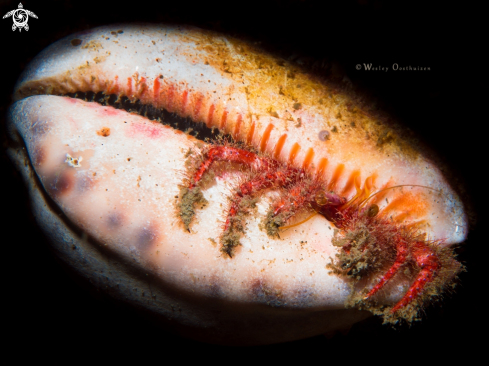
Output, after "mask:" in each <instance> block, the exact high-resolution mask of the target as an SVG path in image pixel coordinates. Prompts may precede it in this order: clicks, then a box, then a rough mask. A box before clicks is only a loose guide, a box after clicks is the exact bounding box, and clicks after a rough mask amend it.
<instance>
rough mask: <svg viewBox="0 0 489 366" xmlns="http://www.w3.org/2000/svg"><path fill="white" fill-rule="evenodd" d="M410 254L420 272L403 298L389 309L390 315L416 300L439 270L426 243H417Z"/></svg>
mask: <svg viewBox="0 0 489 366" xmlns="http://www.w3.org/2000/svg"><path fill="white" fill-rule="evenodd" d="M411 253H412V254H413V257H414V258H415V260H416V263H417V264H418V266H419V267H421V271H420V272H419V273H418V275H417V276H416V280H415V281H414V282H413V284H412V285H411V287H409V290H408V291H407V292H406V294H405V295H404V296H403V298H402V299H401V300H400V301H399V302H398V303H397V304H396V305H395V306H394V307H393V308H392V309H391V313H395V312H396V311H398V310H399V309H401V308H403V307H405V306H406V305H407V304H409V303H410V302H411V301H412V300H413V299H415V298H417V297H418V296H419V295H420V294H421V292H422V291H423V289H424V287H425V286H426V284H427V283H430V282H431V281H432V280H433V277H434V276H435V273H436V271H437V270H438V269H439V268H440V261H439V260H438V258H437V256H436V255H435V253H433V250H431V249H430V248H429V247H428V246H427V245H426V243H423V242H417V243H416V244H414V247H413V248H412V250H411Z"/></svg>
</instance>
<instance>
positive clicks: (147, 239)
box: [137, 227, 156, 249]
mask: <svg viewBox="0 0 489 366" xmlns="http://www.w3.org/2000/svg"><path fill="white" fill-rule="evenodd" d="M155 239H156V233H155V232H154V231H153V230H151V228H146V227H144V228H143V229H142V230H141V231H140V232H139V233H138V235H137V246H138V248H140V249H145V248H147V247H148V246H149V245H150V244H151V243H152V242H153V241H154V240H155Z"/></svg>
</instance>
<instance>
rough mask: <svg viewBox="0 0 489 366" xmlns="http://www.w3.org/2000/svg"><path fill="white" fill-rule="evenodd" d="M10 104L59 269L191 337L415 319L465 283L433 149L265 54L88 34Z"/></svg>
mask: <svg viewBox="0 0 489 366" xmlns="http://www.w3.org/2000/svg"><path fill="white" fill-rule="evenodd" d="M14 99H15V103H14V104H13V105H12V106H11V108H10V110H9V133H10V138H11V147H10V150H9V154H10V156H11V158H12V160H13V161H14V162H15V163H16V164H17V166H18V168H19V170H20V171H21V173H22V174H23V175H24V177H25V178H26V181H27V182H28V184H29V189H30V193H31V196H32V201H33V208H34V211H35V213H36V218H37V220H38V221H39V224H40V226H41V227H42V228H43V230H44V231H45V232H47V234H48V236H49V237H50V238H51V240H52V242H53V246H54V247H55V248H56V251H57V253H58V255H59V257H60V258H61V259H62V260H63V261H65V262H66V263H67V264H68V265H70V266H71V267H72V268H73V269H74V270H75V271H77V272H78V273H79V274H80V275H82V276H83V277H86V278H88V279H89V280H90V282H91V283H92V284H94V286H96V287H98V288H101V289H106V291H108V292H110V294H111V296H113V297H114V298H116V299H120V300H123V301H129V302H131V303H133V304H134V305H136V306H139V307H141V308H144V309H146V310H147V311H149V312H150V313H152V314H154V317H155V318H158V319H162V320H163V321H164V322H167V323H168V322H170V323H172V324H173V326H174V327H175V329H176V330H177V331H178V332H180V333H181V334H184V335H185V336H188V337H193V338H196V339H205V340H208V341H209V340H210V341H212V342H216V343H238V342H240V343H246V344H263V343H274V342H281V341H287V340H293V339H300V338H304V337H308V336H312V335H316V334H321V333H324V332H328V331H334V330H336V329H341V328H344V327H347V326H349V325H351V324H353V323H355V322H357V321H359V320H362V319H364V318H365V317H367V316H368V315H369V312H367V311H365V310H369V311H370V312H373V313H374V314H379V315H381V316H383V317H384V320H385V321H386V322H390V323H396V322H399V321H401V322H402V321H407V322H412V321H414V320H416V319H418V318H419V314H420V310H421V309H423V307H424V306H426V304H428V303H430V302H431V301H433V300H436V299H437V298H439V297H440V296H441V295H442V294H443V293H444V292H446V291H447V290H448V289H450V287H451V286H452V284H453V283H454V281H455V280H456V277H457V274H458V273H460V271H462V270H463V265H462V264H460V263H459V262H458V261H457V260H456V258H455V257H454V255H453V253H452V251H451V249H450V245H452V244H456V243H460V242H462V241H464V240H465V238H466V236H467V227H468V223H467V215H466V213H465V210H464V206H463V204H462V202H461V200H460V198H459V196H458V195H457V193H456V192H455V190H454V189H453V188H452V187H451V185H450V183H449V182H448V181H447V179H446V178H445V177H444V175H443V174H442V172H441V170H440V169H439V168H438V167H437V166H436V165H435V163H434V162H433V161H432V160H431V158H430V155H429V154H428V153H427V152H426V150H425V149H424V148H423V147H422V146H421V145H419V144H417V143H416V142H415V140H414V139H413V138H412V137H410V135H409V134H407V133H405V130H403V128H402V127H401V126H399V125H397V124H395V123H393V122H392V121H390V120H388V119H386V118H385V117H383V116H381V115H379V114H376V113H374V112H372V111H370V110H369V109H368V108H367V107H366V106H365V105H364V103H363V101H362V99H361V97H360V96H358V95H355V94H353V93H352V92H350V91H348V90H346V89H342V88H341V87H339V86H338V85H336V84H334V83H328V82H327V81H324V80H316V79H315V78H314V77H313V76H311V75H310V74H308V73H307V72H305V71H304V70H303V69H301V67H300V66H298V65H295V64H292V63H289V62H287V61H285V60H282V59H280V58H278V57H275V56H272V55H269V54H267V53H266V52H264V51H262V50H260V49H259V48H257V47H256V46H255V45H252V44H249V43H247V42H244V41H240V40H237V39H234V38H232V37H228V36H225V35H220V34H216V33H213V32H208V31H203V30H200V29H196V28H190V27H170V26H162V25H144V24H143V25H113V26H106V27H101V28H96V29H93V30H90V31H86V32H82V33H79V34H75V35H72V36H69V37H67V38H65V39H62V40H60V41H58V42H56V43H54V44H53V45H51V46H50V47H48V48H47V49H46V50H45V51H43V52H42V53H41V54H39V55H38V56H37V57H36V58H35V59H34V60H33V61H32V62H31V64H30V65H29V66H28V67H27V68H26V70H25V72H24V74H23V75H22V76H21V78H20V79H19V81H18V84H17V86H16V89H15V95H14ZM204 132H205V133H207V134H208V137H209V138H208V139H200V140H199V139H198V138H195V137H194V136H197V137H201V136H202V135H204ZM52 207H56V210H61V211H62V213H63V215H64V216H63V217H61V216H60V215H58V214H57V213H56V212H58V211H56V210H54V209H53V208H52ZM55 211H56V212H55ZM73 248H76V250H73ZM107 289H109V290H107ZM175 324H176V325H175Z"/></svg>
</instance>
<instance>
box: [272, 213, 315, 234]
mask: <svg viewBox="0 0 489 366" xmlns="http://www.w3.org/2000/svg"><path fill="white" fill-rule="evenodd" d="M316 215H317V212H314V213H313V214H312V215H311V216H309V217H308V218H307V219H304V220H302V221H299V222H296V223H295V224H292V225H287V226H280V227H279V229H280V230H285V229H290V228H291V227H294V226H299V225H301V224H303V223H305V222H306V221H309V220H310V219H312V218H313V217H314V216H316Z"/></svg>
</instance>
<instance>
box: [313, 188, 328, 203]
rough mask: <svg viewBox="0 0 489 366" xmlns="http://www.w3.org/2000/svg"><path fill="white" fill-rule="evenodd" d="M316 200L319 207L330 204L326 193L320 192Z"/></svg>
mask: <svg viewBox="0 0 489 366" xmlns="http://www.w3.org/2000/svg"><path fill="white" fill-rule="evenodd" d="M314 200H315V201H316V203H317V204H318V205H319V206H326V205H327V204H328V203H329V200H328V197H326V193H325V192H324V191H319V192H318V193H317V194H316V196H315V197H314Z"/></svg>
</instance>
